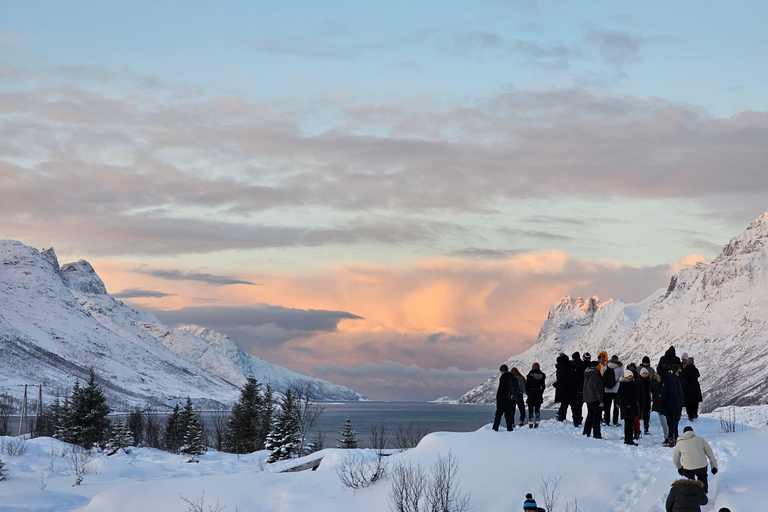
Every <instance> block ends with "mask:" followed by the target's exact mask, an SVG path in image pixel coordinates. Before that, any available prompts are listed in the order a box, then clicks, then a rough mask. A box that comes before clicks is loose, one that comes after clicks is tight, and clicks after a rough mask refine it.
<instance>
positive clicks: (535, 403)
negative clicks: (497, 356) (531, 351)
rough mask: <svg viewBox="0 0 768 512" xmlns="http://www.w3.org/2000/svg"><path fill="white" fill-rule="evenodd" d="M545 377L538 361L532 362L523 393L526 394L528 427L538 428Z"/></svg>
mask: <svg viewBox="0 0 768 512" xmlns="http://www.w3.org/2000/svg"><path fill="white" fill-rule="evenodd" d="M546 379H547V376H546V375H545V374H544V373H543V372H542V371H541V367H540V366H539V363H533V365H532V366H531V371H529V372H528V376H527V377H526V378H525V394H526V395H528V428H539V421H541V404H542V403H544V389H545V388H546Z"/></svg>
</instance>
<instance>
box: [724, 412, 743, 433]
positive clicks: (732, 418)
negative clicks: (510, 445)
mask: <svg viewBox="0 0 768 512" xmlns="http://www.w3.org/2000/svg"><path fill="white" fill-rule="evenodd" d="M737 426H738V424H737V423H736V407H729V408H728V410H727V412H726V413H725V416H723V411H720V430H722V431H723V432H724V433H726V434H730V433H732V432H736V427H737ZM741 430H744V425H742V426H741Z"/></svg>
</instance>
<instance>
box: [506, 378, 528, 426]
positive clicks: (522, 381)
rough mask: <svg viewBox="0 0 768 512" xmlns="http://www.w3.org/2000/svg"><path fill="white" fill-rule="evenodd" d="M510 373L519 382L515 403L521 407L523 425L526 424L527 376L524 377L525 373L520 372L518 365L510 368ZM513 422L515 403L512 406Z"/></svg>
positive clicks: (513, 420) (521, 422) (521, 424)
mask: <svg viewBox="0 0 768 512" xmlns="http://www.w3.org/2000/svg"><path fill="white" fill-rule="evenodd" d="M509 373H511V374H512V375H514V377H515V381H516V383H517V389H518V393H517V394H516V395H515V405H517V407H518V409H520V426H521V427H522V426H523V425H525V397H524V396H523V395H524V394H525V377H523V374H522V373H520V370H518V369H517V367H514V368H512V369H511V370H509ZM512 423H513V424H514V423H515V406H514V405H513V406H512Z"/></svg>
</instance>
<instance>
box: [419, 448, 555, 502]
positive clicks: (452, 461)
mask: <svg viewBox="0 0 768 512" xmlns="http://www.w3.org/2000/svg"><path fill="white" fill-rule="evenodd" d="M458 470H459V462H458V460H457V459H456V457H454V456H453V454H452V453H451V452H450V451H449V452H448V455H447V456H446V457H441V456H438V457H437V462H435V465H434V466H433V467H432V479H431V480H430V485H429V489H428V490H427V496H426V499H427V510H428V511H429V512H466V511H467V510H469V493H466V494H465V493H462V492H461V484H460V483H459V480H458V478H456V473H457V472H458ZM550 510H551V509H550Z"/></svg>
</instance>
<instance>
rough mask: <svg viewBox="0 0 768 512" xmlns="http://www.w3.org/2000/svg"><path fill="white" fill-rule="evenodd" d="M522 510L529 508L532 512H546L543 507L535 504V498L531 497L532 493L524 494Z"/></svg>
mask: <svg viewBox="0 0 768 512" xmlns="http://www.w3.org/2000/svg"><path fill="white" fill-rule="evenodd" d="M523 510H531V511H533V512H546V511H545V510H544V509H543V508H541V507H539V506H537V505H536V500H534V499H533V494H531V493H528V494H526V495H525V501H524V502H523Z"/></svg>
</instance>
